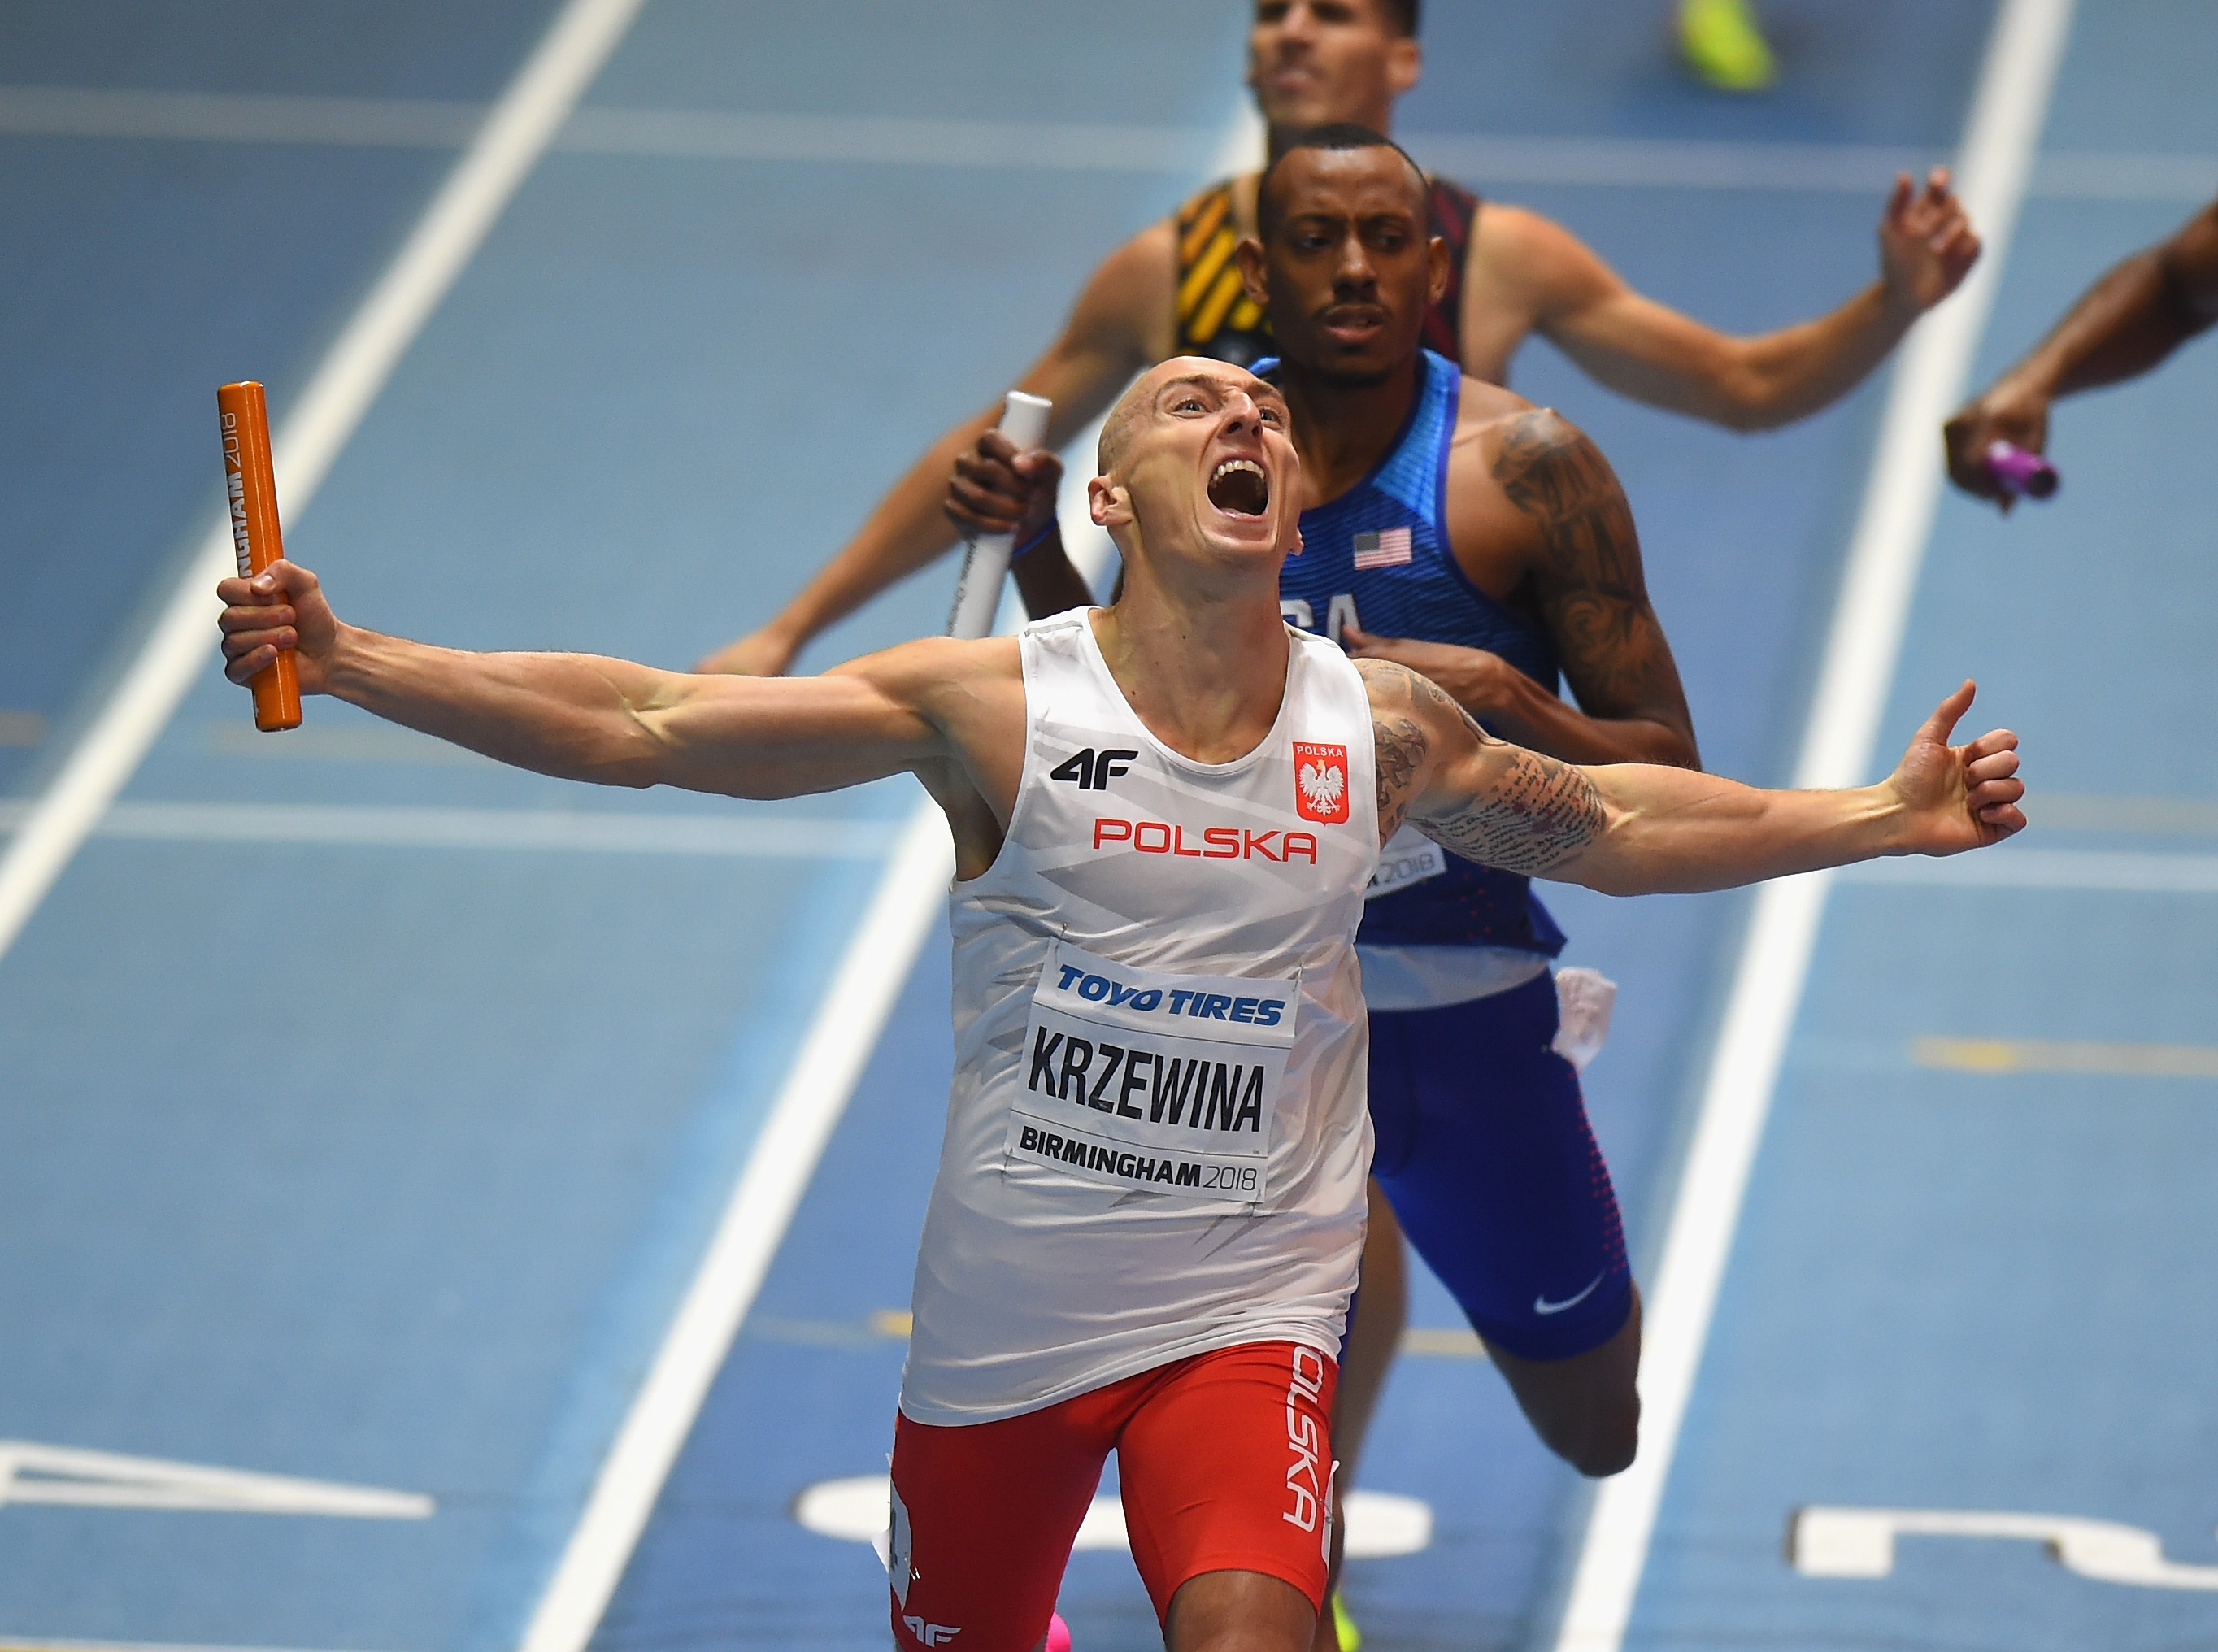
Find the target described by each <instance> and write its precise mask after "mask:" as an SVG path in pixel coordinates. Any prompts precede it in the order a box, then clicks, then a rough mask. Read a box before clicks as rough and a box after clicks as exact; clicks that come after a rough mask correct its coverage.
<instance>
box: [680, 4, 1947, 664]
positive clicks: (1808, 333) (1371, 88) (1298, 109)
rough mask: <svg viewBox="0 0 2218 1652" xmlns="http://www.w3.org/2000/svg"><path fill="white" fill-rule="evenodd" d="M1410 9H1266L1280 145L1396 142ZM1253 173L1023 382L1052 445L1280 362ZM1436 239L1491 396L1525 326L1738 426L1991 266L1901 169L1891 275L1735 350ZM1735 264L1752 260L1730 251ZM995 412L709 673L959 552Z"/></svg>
mask: <svg viewBox="0 0 2218 1652" xmlns="http://www.w3.org/2000/svg"><path fill="white" fill-rule="evenodd" d="M1421 68H1422V53H1421V51H1420V49H1419V46H1418V43H1417V0H1258V3H1257V4H1256V6H1255V23H1254V27H1253V28H1252V29H1251V30H1250V31H1249V34H1248V87H1249V89H1250V90H1252V91H1253V92H1254V94H1255V101H1256V103H1257V104H1258V106H1259V107H1260V108H1261V110H1262V113H1263V118H1264V120H1265V121H1266V122H1267V124H1268V127H1269V129H1270V134H1271V143H1272V145H1273V147H1272V152H1273V153H1274V154H1275V153H1276V152H1277V151H1278V148H1279V146H1281V145H1283V143H1284V141H1285V139H1286V137H1287V135H1289V134H1291V133H1296V132H1300V131H1305V130H1308V129H1310V128H1311V127H1322V126H1328V125H1333V124H1337V123H1341V122H1348V123H1353V124H1354V125H1358V126H1364V127H1371V128H1372V129H1373V130H1376V131H1379V132H1391V130H1392V124H1391V123H1392V121H1393V109H1394V104H1395V102H1396V100H1397V99H1398V98H1399V97H1401V96H1402V95H1403V93H1404V92H1407V91H1408V90H1409V89H1410V88H1411V87H1413V86H1415V85H1416V84H1417V77H1418V73H1419V71H1420V69H1421ZM1255 178H1256V175H1255V174H1253V173H1250V174H1248V175H1246V176H1242V177H1238V178H1232V179H1228V180H1225V181H1224V182H1222V183H1217V184H1215V185H1212V186H1211V188H1209V189H1205V190H1203V191H1202V192H1201V193H1200V194H1199V195H1196V196H1194V197H1193V200H1191V201H1188V202H1187V203H1186V205H1185V206H1184V207H1180V209H1179V211H1178V212H1177V213H1175V214H1174V215H1173V216H1172V217H1170V218H1168V219H1166V220H1162V222H1160V223H1157V224H1154V225H1151V226H1149V227H1148V228H1147V229H1145V230H1143V231H1142V232H1140V233H1139V234H1138V235H1137V236H1135V237H1133V238H1132V239H1131V240H1130V241H1128V242H1126V243H1125V244H1124V245H1123V246H1121V247H1119V248H1118V249H1117V251H1114V252H1112V253H1111V254H1110V255H1109V257H1107V258H1106V259H1105V260H1103V262H1102V263H1101V265H1100V268H1099V269H1096V270H1095V271H1094V275H1093V277H1092V279H1091V280H1090V281H1088V282H1087V285H1086V288H1085V289H1084V290H1083V291H1082V292H1081V293H1080V294H1079V296H1078V301H1077V303H1076V304H1075V306H1073V308H1072V310H1071V312H1070V319H1069V321H1068V322H1067V323H1066V324H1065V325H1064V327H1063V336H1062V337H1059V338H1057V339H1056V341H1055V343H1052V344H1051V345H1050V346H1049V347H1048V350H1047V353H1046V354H1045V355H1044V356H1041V357H1040V358H1039V359H1038V361H1036V362H1033V363H1032V366H1031V367H1030V368H1028V369H1026V371H1025V374H1024V376H1023V377H1022V378H1021V379H1019V381H1018V384H1019V387H1021V388H1023V389H1025V390H1028V391H1031V392H1032V393H1034V394H1037V395H1041V396H1045V397H1048V398H1049V399H1051V400H1052V401H1053V402H1054V404H1055V411H1054V414H1053V416H1052V418H1050V422H1049V426H1048V440H1047V443H1046V445H1047V446H1049V447H1050V448H1060V447H1062V446H1063V444H1064V443H1066V442H1069V440H1070V439H1071V437H1072V436H1074V435H1075V434H1076V433H1077V432H1078V431H1079V430H1081V429H1082V428H1084V426H1085V425H1086V424H1087V421H1089V420H1090V419H1092V418H1094V416H1095V415H1096V414H1097V413H1099V412H1100V411H1101V410H1102V409H1103V408H1104V407H1106V406H1107V405H1109V403H1110V401H1111V400H1112V399H1114V398H1115V396H1116V395H1117V393H1118V392H1119V391H1121V390H1122V389H1123V388H1124V386H1125V384H1126V383H1127V382H1128V381H1130V380H1131V376H1132V374H1135V373H1137V372H1138V371H1139V370H1140V369H1141V368H1143V367H1145V366H1147V365H1148V364H1149V362H1160V361H1162V360H1163V359H1164V358H1165V357H1166V356H1178V355H1194V356H1216V357H1217V358H1219V359H1221V360H1224V361H1230V362H1240V363H1242V364H1244V363H1246V362H1252V361H1255V360H1256V359H1257V358H1259V357H1261V356H1269V355H1272V354H1273V353H1274V347H1273V344H1272V343H1271V338H1270V334H1269V330H1268V328H1267V325H1265V322H1264V319H1263V315H1262V311H1261V306H1259V305H1257V304H1256V303H1255V301H1254V300H1252V299H1250V298H1249V297H1248V295H1247V294H1245V292H1244V290H1243V288H1242V278H1241V275H1240V272H1239V270H1238V269H1236V267H1235V266H1234V262H1233V250H1234V248H1235V247H1236V246H1237V245H1238V244H1239V242H1240V241H1241V239H1242V238H1243V237H1245V236H1248V235H1252V234H1254V233H1255ZM1429 207H1430V213H1431V217H1432V227H1431V233H1432V234H1433V235H1435V236H1438V237H1440V238H1441V239H1442V240H1444V241H1445V242H1446V243H1447V247H1448V252H1449V259H1448V283H1447V287H1446V288H1445V289H1444V290H1443V291H1442V293H1441V294H1440V298H1439V299H1438V300H1436V301H1435V302H1434V304H1433V305H1431V306H1428V314H1427V317H1426V322H1425V335H1424V337H1425V343H1426V345H1427V347H1428V348H1429V349H1432V350H1436V351H1438V352H1439V353H1440V354H1441V355H1442V356H1447V358H1448V359H1449V360H1450V361H1455V362H1461V363H1462V364H1463V368H1464V371H1465V373H1467V374H1470V375H1471V377H1473V378H1475V379H1484V380H1485V381H1487V382H1489V383H1490V384H1502V383H1506V382H1507V381H1508V378H1509V363H1510V359H1511V358H1512V357H1513V356H1515V354H1516V352H1517V348H1518V346H1519V345H1520V344H1521V343H1524V341H1525V339H1526V338H1527V337H1528V336H1529V335H1531V334H1533V333H1536V332H1537V333H1539V334H1540V336H1541V337H1545V338H1546V339H1548V340H1549V341H1550V342H1551V343H1554V344H1556V345H1557V346H1558V347H1559V348H1560V349H1561V350H1563V351H1564V354H1565V355H1567V356H1570V357H1571V359H1572V360H1573V361H1574V362H1577V363H1578V364H1579V366H1580V367H1581V368H1584V369H1585V370H1586V371H1587V372H1588V373H1589V374H1592V375H1593V376H1594V377H1595V378H1596V379H1598V380H1600V381H1602V383H1603V384H1606V385H1608V387H1610V388H1611V389H1613V390H1616V391H1618V392H1620V393H1622V394H1625V395H1628V396H1632V397H1634V398H1636V399H1639V400H1641V401H1645V402H1651V403H1653V404H1654V405H1657V406H1659V407H1665V408H1669V409H1670V410H1672V411H1675V412H1682V413H1687V414H1689V415H1691V416H1693V417H1694V418H1704V419H1708V420H1711V421H1713V423H1716V424H1725V425H1729V426H1731V427H1732V428H1734V429H1736V430H1763V429H1768V428H1769V427H1771V426H1775V425H1779V424H1789V423H1792V422H1793V421H1794V420H1795V419H1798V418H1804V417H1806V415H1808V414H1811V413H1813V412H1815V411H1818V409H1819V408H1821V407H1824V406H1826V405H1829V404H1830V403H1831V402H1833V401H1834V400H1836V399H1838V398H1839V397H1841V396H1843V395H1844V394H1846V393H1848V392H1849V390H1851V389H1853V388H1855V387H1856V385H1857V384H1858V383H1860V382H1861V381H1862V379H1863V377H1864V375H1865V374H1868V373H1869V372H1870V371H1871V370H1872V368H1874V367H1876V366H1877V365H1878V364H1879V363H1880V362H1881V361H1883V360H1885V359H1886V356H1887V352H1888V351H1889V350H1893V348H1894V345H1895V343H1896V342H1897V341H1898V340H1899V339H1900V338H1901V337H1902V336H1903V334H1904V333H1905V332H1906V331H1908V330H1909V328H1910V325H1911V323H1912V322H1913V321H1915V320H1916V319H1918V316H1919V315H1920V314H1922V313H1923V312H1924V311H1925V310H1927V309H1929V308H1930V307H1931V306H1933V305H1935V304H1937V303H1939V302H1940V301H1941V300H1942V299H1944V298H1946V297H1947V296H1948V294H1950V293H1952V292H1954V291H1955V288H1956V286H1957V284H1958V283H1959V282H1961V281H1962V279H1963V277H1964V275H1965V273H1966V272H1967V270H1969V269H1970V268H1971V265H1972V262H1973V259H1974V258H1975V257H1977V256H1978V254H1979V238H1978V237H1976V236H1975V235H1973V232H1972V231H1971V228H1970V226H1969V225H1968V223H1967V220H1966V219H1965V216H1964V212H1963V209H1962V207H1961V205H1959V203H1958V202H1957V201H1956V199H1955V195H1953V194H1951V193H1950V190H1949V188H1948V179H1947V175H1946V173H1945V172H1942V171H1939V170H1936V171H1935V172H1934V173H1933V174H1932V176H1930V178H1929V179H1928V180H1927V183H1926V186H1925V188H1924V189H1923V190H1922V191H1919V190H1914V189H1912V186H1911V182H1910V180H1909V178H1908V177H1907V176H1902V177H1899V178H1898V179H1897V180H1896V182H1895V186H1894V193H1893V195H1892V197H1890V199H1889V200H1888V201H1887V206H1886V209H1885V211H1884V212H1883V213H1882V214H1881V216H1880V225H1879V247H1880V278H1879V279H1878V280H1876V281H1874V282H1872V283H1871V284H1870V285H1869V286H1868V287H1866V288H1864V289H1863V290H1862V292H1860V293H1858V294H1856V296H1855V297H1853V298H1851V299H1850V300H1849V301H1848V302H1847V303H1845V304H1843V305H1842V306H1840V307H1839V308H1838V309H1837V310H1835V311H1833V312H1831V313H1830V314H1828V315H1824V316H1820V317H1818V318H1817V319H1813V320H1810V321H1806V322H1802V323H1800V324H1798V325H1794V326H1791V327H1785V328H1781V329H1780V330H1779V331H1775V332H1769V333H1764V334H1762V335H1759V336H1756V337H1732V336H1730V335H1727V334H1725V333H1720V332H1718V331H1715V330H1713V329H1712V328H1709V327H1707V326H1705V325H1702V324H1701V322H1698V321H1695V320H1694V319H1691V318H1689V317H1688V316H1684V315H1682V314H1680V313H1679V312H1676V311H1675V310H1671V309H1670V308H1667V307H1666V306H1663V305H1661V304H1658V303H1657V302H1656V301H1655V300H1653V299H1650V298H1645V297H1643V296H1642V295H1641V294H1639V293H1636V292H1634V291H1633V288H1630V287H1628V286H1627V285H1626V283H1625V282H1624V280H1623V278H1621V277H1620V275H1618V274H1617V272H1616V271H1614V270H1613V269H1610V268H1609V266H1608V264H1606V263H1603V262H1602V259H1601V258H1600V257H1597V256H1596V255H1595V252H1594V251H1593V250H1592V249H1591V248H1589V247H1588V246H1587V245H1586V244H1584V243H1583V242H1582V241H1580V240H1579V238H1577V236H1575V235H1573V234H1571V232H1570V231H1568V230H1566V229H1564V227H1563V226H1561V225H1559V224H1555V223H1552V222H1551V221H1550V220H1547V219H1546V218H1543V217H1541V216H1540V214H1538V213H1532V212H1528V211H1527V210H1525V209H1524V208H1523V207H1511V206H1506V205H1503V204H1502V203H1499V202H1493V201H1490V202H1487V203H1484V206H1483V207H1482V205H1481V203H1480V201H1478V197H1477V196H1475V195H1472V194H1471V192H1470V191H1468V190H1466V189H1461V188H1459V187H1458V186H1457V185H1455V184H1453V183H1449V182H1448V181H1447V180H1446V179H1434V180H1433V181H1432V195H1431V201H1430V203H1429ZM1720 256H1721V257H1740V256H1753V254H1752V252H1751V253H1750V254H1732V253H1721V254H1720ZM1000 410H1001V404H1000V402H999V401H998V400H996V402H995V403H994V407H993V408H992V409H990V410H988V411H986V412H984V413H982V414H980V415H978V416H976V418H970V419H966V420H964V421H963V423H962V424H958V425H957V426H956V427H955V428H954V429H953V430H950V431H948V432H947V433H946V434H945V436H941V437H940V439H939V441H938V442H934V443H933V444H932V447H931V449H928V450H927V451H926V454H925V455H924V456H923V457H922V458H921V459H920V460H919V461H917V463H916V464H915V465H914V467H912V468H911V469H910V470H909V472H908V474H907V475H905V476H903V477H902V478H901V480H899V481H898V482H896V483H895V484H894V486H893V488H892V490H891V491H890V492H888V493H887V494H886V496H885V498H883V499H882V500H881V501H879V503H878V505H877V509H876V510H873V511H872V512H871V513H870V517H869V518H868V519H867V520H866V521H865V522H864V523H863V526H862V528H861V529H859V530H858V532H857V533H856V535H855V536H854V537H853V538H852V539H851V540H850V541H848V542H847V544H846V547H845V548H843V549H841V550H840V551H839V554H837V555H835V556H834V557H833V559H832V560H831V561H830V562H828V563H827V564H826V565H825V566H824V567H823V568H822V569H821V570H820V571H819V572H817V574H816V575H815V578H813V579H811V580H810V581H809V584H808V585H806V586H805V587H803V588H802V591H800V592H799V593H798V594H797V595H796V596H795V597H793V599H792V600H791V601H790V602H789V603H787V604H786V606H785V608H784V609H783V610H782V611H781V612H780V613H779V614H778V616H776V617H774V618H773V619H771V622H769V623H768V624H766V625H765V626H764V627H762V628H761V629H759V630H758V631H755V632H753V633H752V634H749V635H747V636H745V637H742V638H740V640H738V641H736V642H734V643H732V644H731V645H729V646H728V647H725V648H723V649H721V650H719V651H718V652H717V653H713V654H711V655H709V657H708V658H707V659H704V660H703V661H702V662H701V669H702V670H704V671H746V672H752V673H756V674H760V675H776V674H777V673H778V672H781V671H784V670H786V669H787V667H788V666H790V665H791V664H792V662H793V659H794V657H795V656H796V654H798V653H800V651H801V649H802V647H803V646H804V645H805V644H806V643H807V642H808V641H809V639H810V638H811V637H813V636H815V634H817V633H818V632H820V631H821V630H823V629H824V628H826V627H827V626H828V625H831V624H833V622H836V621H837V620H839V618H840V617H841V616H844V615H846V614H848V613H850V612H852V610H853V609H856V608H858V607H860V606H861V605H862V604H863V603H865V602H867V601H868V600H869V599H870V597H873V596H875V595H877V593H878V592H879V591H883V590H884V589H885V588H886V587H887V586H888V585H892V584H893V583H894V582H895V581H896V580H898V579H903V578H905V577H907V576H908V574H911V573H914V572H916V570H918V569H919V568H921V567H923V566H925V565H926V564H927V563H929V562H931V561H932V560H933V559H934V558H935V557H938V556H939V555H940V554H942V553H943V552H945V551H946V550H947V549H948V548H949V547H950V546H951V544H952V543H953V542H954V541H953V539H952V537H951V535H950V534H949V532H948V528H947V523H946V520H945V517H943V516H942V515H941V512H940V496H941V494H942V492H943V491H944V490H945V486H946V483H947V477H948V473H949V470H950V467H951V466H952V465H953V463H954V461H955V458H956V455H958V454H961V453H963V452H966V451H968V450H969V449H970V447H971V445H972V444H973V443H974V442H976V440H977V437H978V434H979V432H980V431H982V430H986V429H987V428H988V427H989V426H991V425H992V424H994V421H995V419H996V418H999V417H1000Z"/></svg>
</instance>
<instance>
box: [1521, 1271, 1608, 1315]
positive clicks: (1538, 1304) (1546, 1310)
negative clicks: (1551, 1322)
mask: <svg viewBox="0 0 2218 1652" xmlns="http://www.w3.org/2000/svg"><path fill="white" fill-rule="evenodd" d="M1608 1277H1609V1270H1608V1268H1604V1269H1603V1270H1602V1271H1601V1272H1600V1273H1597V1274H1596V1275H1595V1277H1594V1278H1592V1279H1591V1280H1589V1282H1588V1284H1587V1288H1586V1289H1585V1290H1582V1291H1581V1292H1579V1294H1578V1295H1577V1296H1566V1297H1564V1300H1563V1301H1561V1302H1550V1301H1549V1300H1548V1299H1547V1298H1546V1296H1535V1297H1533V1312H1534V1313H1536V1314H1560V1313H1562V1312H1563V1311H1564V1309H1567V1308H1577V1306H1578V1305H1579V1304H1580V1303H1581V1302H1584V1301H1585V1300H1586V1299H1587V1298H1588V1297H1589V1296H1593V1295H1594V1294H1595V1286H1596V1285H1599V1284H1601V1283H1602V1281H1603V1280H1604V1279H1606V1278H1608Z"/></svg>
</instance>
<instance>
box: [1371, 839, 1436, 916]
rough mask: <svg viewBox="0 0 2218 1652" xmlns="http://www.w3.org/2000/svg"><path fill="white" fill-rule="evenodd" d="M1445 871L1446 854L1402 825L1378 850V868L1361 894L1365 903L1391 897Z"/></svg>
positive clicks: (1432, 842)
mask: <svg viewBox="0 0 2218 1652" xmlns="http://www.w3.org/2000/svg"><path fill="white" fill-rule="evenodd" d="M1447 869H1448V854H1447V850H1445V849H1443V848H1441V847H1440V845H1438V844H1436V843H1434V841H1433V840H1432V839H1431V838H1428V837H1427V836H1426V835H1425V834H1424V833H1423V832H1420V831H1418V830H1417V828H1416V827H1415V826H1403V828H1402V829H1401V830H1400V831H1399V832H1396V833H1395V834H1394V835H1393V836H1392V837H1391V838H1387V839H1386V844H1385V847H1384V848H1382V849H1381V850H1379V869H1378V870H1377V871H1375V872H1373V873H1372V875H1371V882H1370V883H1369V884H1368V885H1366V887H1365V888H1364V891H1363V898H1364V899H1365V900H1377V899H1379V896H1380V895H1382V894H1395V893H1397V891H1399V890H1403V889H1406V888H1409V886H1410V885H1411V884H1413V883H1422V882H1424V881H1425V880H1426V879H1427V878H1428V877H1438V876H1439V875H1440V874H1441V873H1443V872H1445V871H1447Z"/></svg>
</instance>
